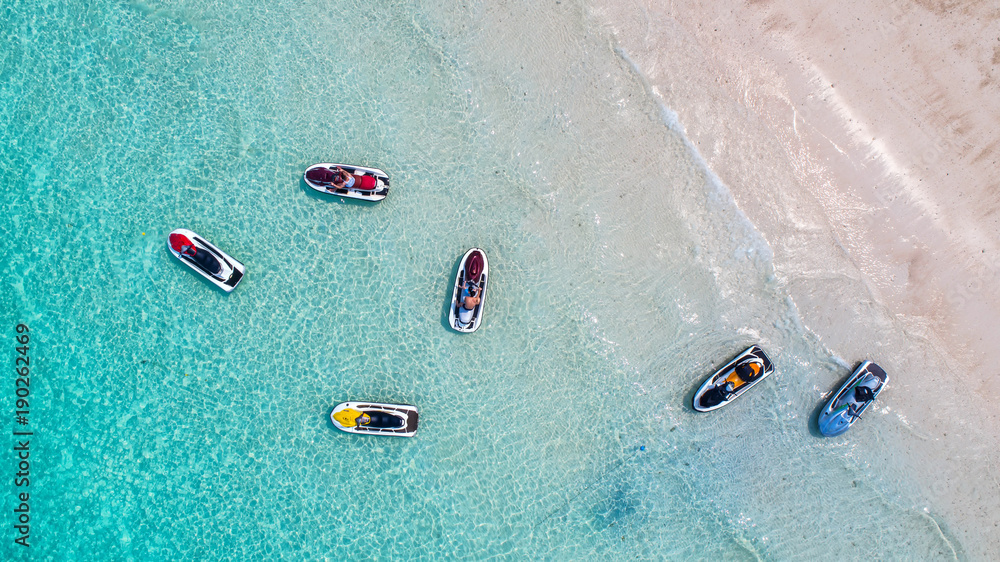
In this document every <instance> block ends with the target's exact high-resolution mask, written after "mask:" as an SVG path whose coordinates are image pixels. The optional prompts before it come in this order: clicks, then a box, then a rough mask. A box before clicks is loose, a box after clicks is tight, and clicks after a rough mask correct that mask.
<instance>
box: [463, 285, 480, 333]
mask: <svg viewBox="0 0 1000 562" xmlns="http://www.w3.org/2000/svg"><path fill="white" fill-rule="evenodd" d="M479 293H480V291H479V286H478V285H476V284H475V283H473V282H471V281H466V282H465V283H463V284H462V297H461V298H462V300H461V302H459V306H458V320H459V321H460V322H461V323H462V324H468V323H469V322H472V313H473V312H474V311H475V310H476V306H477V305H478V304H479V303H480V302H482V299H481V298H479Z"/></svg>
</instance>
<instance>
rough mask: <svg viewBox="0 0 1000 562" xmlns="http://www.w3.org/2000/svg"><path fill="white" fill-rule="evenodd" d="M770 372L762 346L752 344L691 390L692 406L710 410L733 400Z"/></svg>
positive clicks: (769, 361)
mask: <svg viewBox="0 0 1000 562" xmlns="http://www.w3.org/2000/svg"><path fill="white" fill-rule="evenodd" d="M772 372H774V367H773V365H771V360H770V359H769V358H768V357H767V354H766V353H764V350H763V349H761V348H760V347H758V346H756V345H754V346H751V347H749V348H748V349H747V350H746V351H744V352H743V353H741V354H739V355H738V356H736V359H733V360H732V361H730V362H729V363H726V365H725V366H724V367H722V368H721V369H719V370H718V371H716V372H715V374H713V375H712V376H710V377H708V380H706V381H705V382H704V384H702V385H701V387H700V388H699V389H698V392H695V393H694V409H695V410H698V411H699V412H711V411H712V410H715V409H718V408H721V407H723V406H725V405H726V404H729V403H730V402H732V401H733V400H736V398H738V397H739V396H740V395H741V394H743V393H744V392H746V391H748V390H750V388H752V387H753V385H755V384H757V383H759V382H760V381H762V380H764V377H766V376H768V375H770V374H771V373H772Z"/></svg>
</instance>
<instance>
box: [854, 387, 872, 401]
mask: <svg viewBox="0 0 1000 562" xmlns="http://www.w3.org/2000/svg"><path fill="white" fill-rule="evenodd" d="M854 399H855V400H857V401H858V402H861V403H862V404H864V403H865V402H871V401H872V400H874V399H875V394H874V393H873V392H872V389H870V388H868V387H867V386H856V387H854Z"/></svg>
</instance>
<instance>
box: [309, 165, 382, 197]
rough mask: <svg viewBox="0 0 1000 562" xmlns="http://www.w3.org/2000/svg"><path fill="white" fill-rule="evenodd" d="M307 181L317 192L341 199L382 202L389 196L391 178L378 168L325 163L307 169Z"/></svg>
mask: <svg viewBox="0 0 1000 562" xmlns="http://www.w3.org/2000/svg"><path fill="white" fill-rule="evenodd" d="M341 171H343V172H341ZM305 181H306V185H308V186H309V187H311V188H313V189H315V190H316V191H319V192H321V193H329V194H332V195H337V196H339V197H350V198H352V199H363V200H365V201H381V200H383V199H385V196H386V195H388V194H389V176H388V175H386V173H385V172H383V171H382V170H379V169H377V168H365V167H364V166H353V165H350V164H332V163H329V162H323V163H321V164H313V165H312V166H309V167H308V168H307V169H306V173H305ZM335 184H343V187H338V186H337V185H335Z"/></svg>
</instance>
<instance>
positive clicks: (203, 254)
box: [168, 228, 246, 293]
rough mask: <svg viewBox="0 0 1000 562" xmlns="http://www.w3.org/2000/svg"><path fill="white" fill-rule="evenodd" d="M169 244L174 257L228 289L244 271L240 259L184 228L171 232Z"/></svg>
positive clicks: (227, 290) (238, 281)
mask: <svg viewBox="0 0 1000 562" xmlns="http://www.w3.org/2000/svg"><path fill="white" fill-rule="evenodd" d="M168 247H169V248H170V253H172V254H173V255H174V257H176V258H177V259H179V260H181V261H182V262H184V263H185V264H187V266H188V267H190V268H191V269H193V270H195V271H197V272H198V273H200V274H201V276H202V277H204V278H205V279H208V280H209V281H211V282H212V283H214V284H215V285H216V286H217V287H219V288H220V289H222V290H223V291H225V292H227V293H231V292H232V291H233V289H235V288H236V285H238V284H239V283H240V280H242V279H243V274H244V273H245V272H246V267H245V266H244V265H243V264H242V263H240V262H238V261H236V260H235V259H233V257H232V256H230V255H229V254H227V253H225V252H223V251H222V250H220V249H218V248H216V247H215V246H214V245H213V244H211V243H210V242H208V241H207V240H205V239H204V238H202V237H201V236H198V235H197V234H195V233H194V232H191V231H190V230H187V229H186V228H178V229H177V230H175V231H173V232H171V233H170V238H169V243H168Z"/></svg>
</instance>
